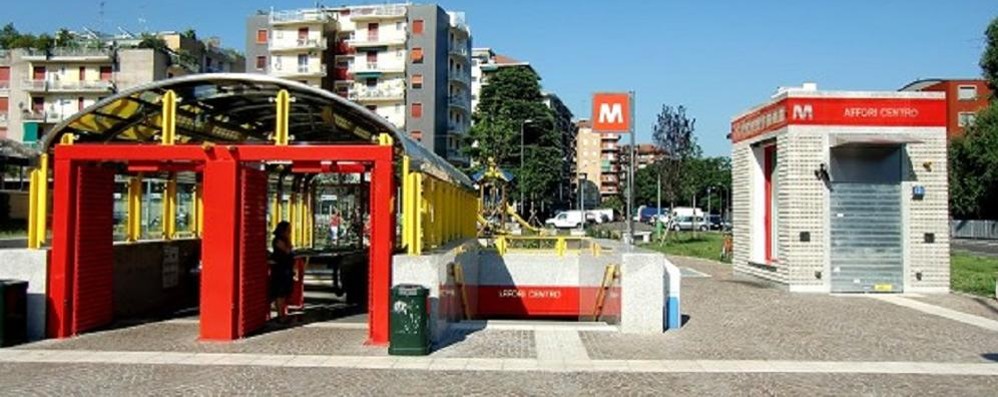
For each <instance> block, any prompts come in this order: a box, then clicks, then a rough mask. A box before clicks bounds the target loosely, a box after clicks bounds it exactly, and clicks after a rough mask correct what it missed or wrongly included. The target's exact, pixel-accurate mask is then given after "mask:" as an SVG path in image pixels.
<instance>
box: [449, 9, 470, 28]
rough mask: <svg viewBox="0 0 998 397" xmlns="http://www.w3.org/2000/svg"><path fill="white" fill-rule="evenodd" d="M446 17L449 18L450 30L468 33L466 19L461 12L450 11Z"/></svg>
mask: <svg viewBox="0 0 998 397" xmlns="http://www.w3.org/2000/svg"><path fill="white" fill-rule="evenodd" d="M447 16H448V17H450V27H451V28H454V29H457V30H462V31H464V32H468V22H467V18H465V16H464V13H463V12H458V11H451V12H448V13H447Z"/></svg>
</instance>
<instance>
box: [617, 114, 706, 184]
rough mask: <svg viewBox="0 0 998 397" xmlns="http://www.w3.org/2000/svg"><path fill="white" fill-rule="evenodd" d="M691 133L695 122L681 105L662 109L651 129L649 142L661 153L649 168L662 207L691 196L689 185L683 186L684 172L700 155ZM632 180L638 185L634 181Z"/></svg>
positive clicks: (694, 128) (698, 147)
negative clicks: (658, 186)
mask: <svg viewBox="0 0 998 397" xmlns="http://www.w3.org/2000/svg"><path fill="white" fill-rule="evenodd" d="M695 130H696V119H694V118H690V117H687V116H686V108H685V107H684V106H682V105H679V106H678V107H675V108H673V107H671V106H665V105H663V106H662V111H661V112H659V114H658V117H657V119H656V121H655V125H654V126H653V127H652V140H653V141H654V142H655V145H656V146H657V147H658V148H659V149H660V150H661V151H662V158H661V159H660V160H659V161H657V162H656V163H655V165H654V166H653V168H654V172H655V173H657V176H658V178H660V179H661V181H662V200H663V201H664V202H666V203H674V202H675V201H676V200H677V199H680V198H681V197H683V196H689V195H691V194H693V193H694V192H693V191H692V187H690V184H689V183H684V182H686V180H685V179H688V178H686V177H684V170H685V169H686V168H687V167H688V166H689V160H690V159H695V158H698V157H700V155H701V151H700V145H698V144H697V142H696V137H695V136H693V133H694V131H695ZM634 180H635V182H638V181H639V180H638V179H637V177H635V179H634ZM635 190H637V189H635Z"/></svg>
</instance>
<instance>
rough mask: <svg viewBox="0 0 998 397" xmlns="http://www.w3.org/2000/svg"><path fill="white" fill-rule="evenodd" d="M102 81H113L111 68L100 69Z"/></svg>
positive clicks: (103, 67) (102, 67)
mask: <svg viewBox="0 0 998 397" xmlns="http://www.w3.org/2000/svg"><path fill="white" fill-rule="evenodd" d="M100 79H101V81H111V67H110V66H101V67H100Z"/></svg>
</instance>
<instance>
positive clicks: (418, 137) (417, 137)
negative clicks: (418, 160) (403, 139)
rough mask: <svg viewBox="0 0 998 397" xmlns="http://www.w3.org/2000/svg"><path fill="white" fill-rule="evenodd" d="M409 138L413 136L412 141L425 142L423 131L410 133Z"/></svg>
mask: <svg viewBox="0 0 998 397" xmlns="http://www.w3.org/2000/svg"><path fill="white" fill-rule="evenodd" d="M409 136H411V137H412V139H415V140H416V142H422V141H423V131H413V132H410V133H409Z"/></svg>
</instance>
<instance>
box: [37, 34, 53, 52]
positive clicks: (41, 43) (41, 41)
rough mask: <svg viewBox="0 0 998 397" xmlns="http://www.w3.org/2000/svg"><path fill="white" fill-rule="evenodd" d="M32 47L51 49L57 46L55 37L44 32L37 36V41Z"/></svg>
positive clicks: (43, 49) (44, 49)
mask: <svg viewBox="0 0 998 397" xmlns="http://www.w3.org/2000/svg"><path fill="white" fill-rule="evenodd" d="M32 47H34V48H35V49H37V50H42V51H48V50H51V49H52V48H54V47H55V38H54V37H52V36H51V35H49V34H48V33H42V34H40V35H38V37H36V38H35V43H34V45H33V46H32Z"/></svg>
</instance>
